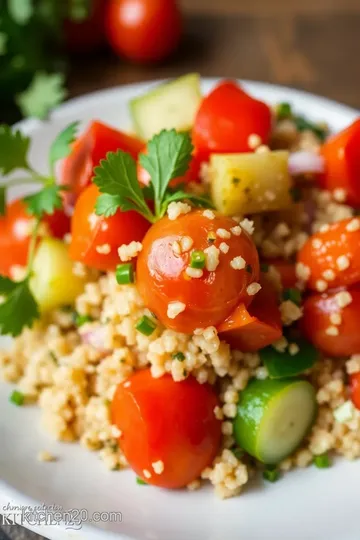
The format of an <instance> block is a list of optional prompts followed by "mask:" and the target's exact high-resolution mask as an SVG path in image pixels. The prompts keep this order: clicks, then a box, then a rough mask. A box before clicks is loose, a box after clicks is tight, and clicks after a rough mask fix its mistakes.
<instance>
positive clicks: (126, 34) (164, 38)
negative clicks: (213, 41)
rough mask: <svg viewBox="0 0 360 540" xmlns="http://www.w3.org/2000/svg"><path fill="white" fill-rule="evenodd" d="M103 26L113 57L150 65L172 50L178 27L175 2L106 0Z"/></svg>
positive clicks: (179, 20)
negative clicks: (113, 52) (116, 55)
mask: <svg viewBox="0 0 360 540" xmlns="http://www.w3.org/2000/svg"><path fill="white" fill-rule="evenodd" d="M105 26H106V35H107V39H108V41H109V43H110V45H111V46H112V48H113V49H114V51H115V52H116V53H117V54H119V55H121V56H125V57H126V58H129V59H130V60H135V61H140V62H153V61H159V60H163V59H164V58H165V57H166V56H168V55H169V54H170V53H172V52H173V51H174V49H175V48H176V47H177V45H178V44H179V41H180V36H181V26H182V25H181V16H180V11H179V9H178V7H177V4H176V2H175V0H109V3H108V6H107V12H106V21H105Z"/></svg>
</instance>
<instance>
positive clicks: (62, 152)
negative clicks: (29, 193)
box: [49, 122, 79, 169]
mask: <svg viewBox="0 0 360 540" xmlns="http://www.w3.org/2000/svg"><path fill="white" fill-rule="evenodd" d="M78 126H79V122H72V123H71V124H69V125H68V126H67V127H66V128H65V129H63V131H61V132H60V133H59V135H58V136H57V137H56V139H55V140H54V141H53V142H52V144H51V146H50V154H49V161H50V168H51V169H53V167H54V164H55V163H56V161H58V160H59V159H63V158H65V157H67V156H68V155H69V154H70V152H71V145H72V143H73V142H74V141H75V139H76V132H77V128H78Z"/></svg>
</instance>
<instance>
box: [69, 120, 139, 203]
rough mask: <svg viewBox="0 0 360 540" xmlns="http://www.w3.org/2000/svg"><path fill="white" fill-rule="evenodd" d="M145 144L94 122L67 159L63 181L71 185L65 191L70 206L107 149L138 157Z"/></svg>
mask: <svg viewBox="0 0 360 540" xmlns="http://www.w3.org/2000/svg"><path fill="white" fill-rule="evenodd" d="M143 145H144V143H143V142H142V141H140V140H139V139H137V138H135V137H132V136H130V135H127V134H126V133H123V132H122V131H118V130H116V129H113V128H111V127H109V126H107V125H105V124H103V123H102V122H98V121H94V122H91V124H90V126H89V127H88V129H87V130H86V131H85V133H83V134H82V135H81V136H80V137H79V138H78V139H77V140H76V142H75V143H74V146H73V149H72V152H71V154H70V155H69V156H68V157H67V158H66V159H65V160H64V162H63V165H62V170H61V176H60V184H62V185H66V186H69V187H70V191H69V192H66V193H65V194H64V200H65V202H66V206H67V207H72V206H73V205H74V204H75V201H76V199H77V198H78V196H79V195H80V193H81V192H82V190H83V189H84V188H85V187H86V186H88V185H89V184H90V182H91V179H92V177H93V171H94V167H96V166H97V165H99V163H100V161H101V160H102V159H104V158H105V157H106V154H107V153H108V152H115V151H116V150H119V149H120V150H123V151H124V152H128V153H129V154H130V155H131V156H132V157H133V158H134V159H135V160H137V157H138V154H139V152H140V150H141V149H142V148H143Z"/></svg>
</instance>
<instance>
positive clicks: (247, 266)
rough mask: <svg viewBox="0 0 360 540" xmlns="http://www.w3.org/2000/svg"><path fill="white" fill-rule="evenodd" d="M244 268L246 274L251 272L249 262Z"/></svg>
mask: <svg viewBox="0 0 360 540" xmlns="http://www.w3.org/2000/svg"><path fill="white" fill-rule="evenodd" d="M245 270H246V271H247V273H248V274H251V272H252V266H251V264H247V265H246V266H245Z"/></svg>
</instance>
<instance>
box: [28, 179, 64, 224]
mask: <svg viewBox="0 0 360 540" xmlns="http://www.w3.org/2000/svg"><path fill="white" fill-rule="evenodd" d="M63 189H64V187H63V186H57V185H56V184H51V185H48V186H45V187H44V188H43V189H42V190H41V191H38V192H37V193H34V194H33V195H28V196H27V197H25V199H24V200H25V202H26V203H27V207H28V211H29V213H30V214H32V215H34V216H36V217H39V218H41V217H42V216H43V214H53V213H54V211H55V209H57V208H62V199H61V196H60V191H61V190H63Z"/></svg>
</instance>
